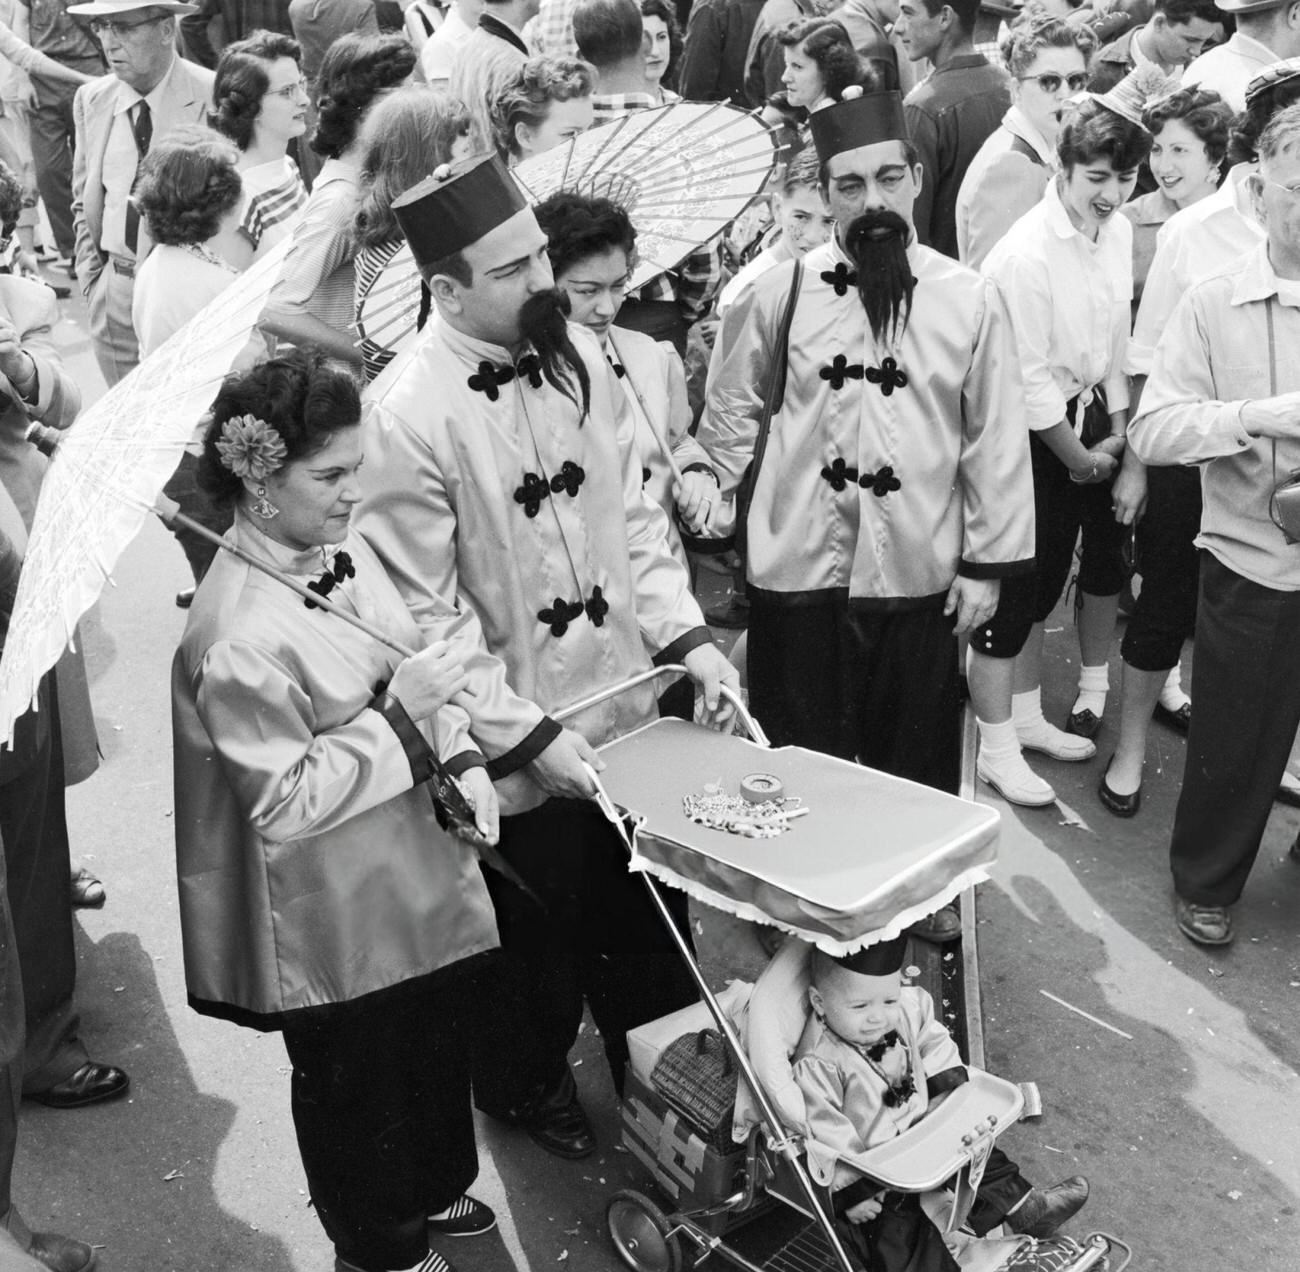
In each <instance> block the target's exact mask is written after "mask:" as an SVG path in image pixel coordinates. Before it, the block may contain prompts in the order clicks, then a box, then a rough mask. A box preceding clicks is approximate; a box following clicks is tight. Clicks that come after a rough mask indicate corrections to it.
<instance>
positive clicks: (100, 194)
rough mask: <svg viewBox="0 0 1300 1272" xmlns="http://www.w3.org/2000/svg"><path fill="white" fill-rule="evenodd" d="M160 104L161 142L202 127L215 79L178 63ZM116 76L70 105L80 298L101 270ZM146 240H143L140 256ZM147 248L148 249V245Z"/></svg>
mask: <svg viewBox="0 0 1300 1272" xmlns="http://www.w3.org/2000/svg"><path fill="white" fill-rule="evenodd" d="M168 76H169V77H170V78H169V81H168V84H167V89H166V91H165V93H164V95H163V100H162V104H161V105H160V107H159V109H158V110H156V111H155V112H154V119H153V136H154V139H155V140H158V139H159V138H161V137H163V136H164V135H165V134H166V133H168V132H170V131H171V130H172V129H173V128H176V127H178V126H179V125H181V124H201V123H203V122H204V121H205V118H206V116H207V110H208V105H209V103H210V101H211V97H212V80H213V78H214V77H213V74H212V72H211V71H209V70H206V69H205V68H204V67H202V66H196V65H195V64H194V63H193V62H187V61H186V60H185V59H184V58H181V57H178V58H177V59H176V61H175V62H173V63H172V68H171V70H170V71H168ZM117 85H118V79H117V76H116V75H103V76H101V77H100V78H99V79H97V80H95V81H93V82H92V83H90V84H83V85H82V86H81V88H79V89H77V95H76V97H75V98H73V102H72V115H73V120H74V122H75V124H76V153H75V155H74V158H73V165H72V216H73V220H74V222H75V224H76V230H77V280H78V281H79V282H80V283H81V290H82V292H83V293H89V291H90V288H91V286H92V285H93V284H94V282H95V280H96V279H97V278H98V277H99V275H100V273H101V271H102V270H103V268H104V256H103V253H102V252H101V251H100V247H99V240H100V236H101V235H102V233H103V230H104V151H105V150H106V149H107V148H108V136H109V132H110V131H111V129H112V127H113V119H114V115H113V106H114V104H115V103H116V101H117ZM146 243H147V239H146V238H145V237H144V236H143V233H142V236H141V242H140V246H141V250H140V256H141V257H143V256H145V255H146V253H147V250H148V248H147V247H146ZM150 246H151V245H150Z"/></svg>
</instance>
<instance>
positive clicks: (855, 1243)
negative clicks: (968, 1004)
mask: <svg viewBox="0 0 1300 1272" xmlns="http://www.w3.org/2000/svg"><path fill="white" fill-rule="evenodd" d="M906 945H907V938H906V937H902V936H900V937H898V938H896V939H894V940H887V941H881V942H879V943H877V944H875V945H869V946H867V947H866V948H865V949H862V950H859V951H858V952H857V953H855V954H850V955H849V956H848V957H846V958H831V957H830V956H829V955H827V954H823V953H822V952H821V951H820V950H816V949H814V950H813V951H812V954H811V959H812V965H811V968H810V980H811V984H810V985H809V988H808V1001H809V1006H810V1007H811V1008H812V1011H811V1014H810V1015H809V1017H808V1023H807V1024H806V1025H805V1027H804V1031H803V1035H802V1037H801V1038H800V1039H799V1045H798V1046H797V1047H796V1048H795V1052H794V1079H795V1082H796V1084H797V1085H798V1087H799V1090H800V1091H801V1092H802V1094H803V1097H804V1104H805V1110H806V1113H805V1117H806V1131H807V1138H806V1140H805V1143H806V1145H807V1150H808V1167H809V1170H810V1171H811V1172H812V1175H813V1178H814V1179H816V1180H817V1181H818V1182H819V1183H821V1184H825V1185H827V1186H829V1187H830V1189H831V1204H832V1209H833V1211H834V1213H835V1215H836V1217H837V1218H838V1219H839V1220H840V1231H841V1234H842V1235H843V1237H844V1239H845V1241H846V1243H847V1244H848V1245H849V1247H850V1248H851V1249H854V1250H856V1252H857V1253H858V1254H860V1255H861V1256H862V1257H863V1259H864V1261H865V1266H867V1267H869V1268H870V1269H871V1270H872V1272H957V1264H956V1263H955V1262H954V1260H953V1257H952V1255H951V1254H950V1253H949V1252H948V1249H947V1247H946V1246H945V1244H944V1241H943V1238H942V1237H941V1236H940V1234H939V1230H938V1229H937V1228H936V1227H935V1226H934V1224H933V1223H932V1222H931V1221H930V1219H929V1218H928V1217H927V1215H926V1214H925V1213H924V1211H923V1210H922V1208H921V1200H920V1198H919V1197H918V1196H917V1195H916V1194H915V1193H893V1192H889V1191H887V1190H886V1189H885V1188H884V1187H883V1186H882V1185H881V1184H880V1183H878V1182H877V1181H875V1180H873V1179H871V1178H869V1177H868V1176H865V1175H863V1174H862V1172H861V1171H858V1170H855V1169H854V1168H852V1167H851V1166H847V1165H845V1163H844V1160H843V1159H845V1158H852V1157H856V1156H859V1155H861V1154H862V1153H864V1152H866V1151H867V1150H868V1149H871V1148H877V1147H879V1146H880V1145H881V1144H887V1143H888V1142H889V1141H890V1140H891V1139H893V1138H895V1137H896V1136H898V1135H901V1134H902V1133H903V1132H904V1131H906V1130H907V1129H909V1128H910V1127H912V1126H914V1125H915V1124H916V1123H917V1122H919V1121H920V1120H921V1119H922V1118H924V1117H925V1116H926V1114H927V1113H929V1112H930V1111H932V1110H933V1108H934V1107H935V1106H936V1105H937V1104H938V1103H939V1102H940V1101H941V1100H943V1099H945V1098H946V1097H947V1096H948V1095H949V1094H950V1093H951V1092H952V1091H954V1090H955V1089H956V1088H957V1087H959V1086H961V1085H963V1084H964V1083H965V1082H966V1081H967V1080H968V1079H967V1073H966V1067H965V1065H964V1064H962V1059H961V1054H960V1053H959V1052H958V1050H957V1044H956V1043H955V1042H954V1041H953V1039H952V1035H951V1034H950V1033H949V1032H948V1030H947V1028H946V1027H945V1026H944V1023H943V1021H942V1020H940V1019H939V1018H938V1017H937V1016H936V1015H935V1010H934V1000H933V999H932V998H931V997H930V995H929V993H928V992H927V991H926V990H924V989H921V988H920V987H919V986H915V985H904V984H903V981H902V970H903V958H904V954H905V952H906ZM1087 1199H1088V1181H1087V1180H1086V1179H1084V1178H1083V1176H1082V1175H1074V1176H1071V1177H1070V1178H1069V1179H1065V1180H1062V1181H1061V1182H1060V1183H1059V1184H1056V1185H1055V1186H1053V1187H1051V1188H1034V1187H1032V1186H1031V1185H1030V1183H1029V1181H1028V1180H1027V1179H1025V1178H1024V1177H1023V1176H1022V1175H1021V1174H1020V1170H1019V1168H1018V1167H1017V1166H1016V1164H1015V1162H1013V1161H1012V1160H1011V1159H1010V1158H1009V1157H1007V1155H1006V1154H1005V1153H1003V1152H1002V1151H1001V1150H1000V1149H998V1148H994V1149H992V1150H991V1151H990V1153H989V1156H988V1162H987V1164H986V1168H985V1171H984V1176H983V1179H982V1180H981V1182H980V1186H979V1190H978V1192H977V1193H976V1197H975V1202H974V1204H973V1205H972V1207H971V1211H970V1217H969V1220H968V1223H969V1226H970V1228H971V1229H972V1231H974V1232H975V1233H976V1234H977V1235H978V1236H983V1235H985V1234H986V1233H988V1232H990V1231H991V1230H992V1229H993V1228H995V1227H997V1226H998V1225H1000V1224H1005V1225H1006V1227H1007V1228H1008V1229H1009V1230H1010V1231H1011V1232H1015V1233H1024V1234H1026V1235H1028V1236H1032V1237H1049V1236H1051V1235H1052V1234H1053V1233H1054V1232H1055V1231H1056V1230H1057V1228H1059V1227H1060V1226H1061V1225H1062V1224H1063V1223H1065V1221H1066V1220H1067V1219H1069V1218H1071V1216H1073V1215H1075V1214H1076V1213H1078V1211H1079V1210H1080V1209H1081V1208H1082V1207H1083V1204H1084V1203H1085V1202H1086V1201H1087Z"/></svg>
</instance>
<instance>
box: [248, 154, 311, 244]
mask: <svg viewBox="0 0 1300 1272" xmlns="http://www.w3.org/2000/svg"><path fill="white" fill-rule="evenodd" d="M239 175H240V177H241V179H242V180H243V183H244V209H243V213H242V215H241V217H240V222H239V228H240V229H241V230H243V232H244V233H245V234H246V235H247V236H248V239H249V241H250V242H251V243H252V244H253V250H254V252H255V253H257V254H260V253H262V252H264V251H266V250H267V249H268V248H270V247H273V246H274V245H275V244H276V243H278V242H279V241H280V240H281V239H282V238H284V237H285V235H286V234H288V232H289V223H290V221H291V220H292V219H293V216H294V213H296V212H297V211H298V209H299V208H300V207H302V205H303V204H304V203H306V202H307V187H306V186H305V185H303V181H302V177H301V176H300V175H299V173H298V165H297V164H296V163H294V161H293V160H292V159H290V158H289V156H288V155H285V156H284V158H283V159H277V160H276V161H275V162H273V163H261V164H258V165H257V167H255V168H246V169H245V170H244V171H243V172H241V173H240V174H239Z"/></svg>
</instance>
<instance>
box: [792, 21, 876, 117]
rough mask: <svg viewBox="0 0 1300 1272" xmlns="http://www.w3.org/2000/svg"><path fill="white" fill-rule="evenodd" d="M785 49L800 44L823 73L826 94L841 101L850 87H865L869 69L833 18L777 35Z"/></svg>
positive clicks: (796, 25) (795, 25) (795, 24)
mask: <svg viewBox="0 0 1300 1272" xmlns="http://www.w3.org/2000/svg"><path fill="white" fill-rule="evenodd" d="M776 38H777V41H778V43H780V45H781V46H782V47H783V48H787V49H793V48H797V47H798V46H799V45H800V44H802V45H803V47H804V52H805V53H807V54H808V56H809V57H810V58H812V60H813V61H814V62H816V64H817V69H818V70H819V71H820V72H821V77H822V91H823V92H824V93H825V94H826V96H827V97H831V98H834V99H835V100H836V101H839V99H840V94H841V93H843V92H844V90H845V89H846V88H848V87H849V85H850V84H861V83H863V78H862V77H863V73H864V70H865V68H864V67H863V65H862V59H861V58H860V57H858V51H857V49H855V48H854V47H853V41H852V40H851V39H850V38H849V33H848V32H847V31H846V30H845V29H844V27H843V26H842V25H841V24H840V23H839V22H836V21H835V20H834V19H833V18H809V19H807V20H806V21H797V22H791V23H789V24H788V25H787V26H785V27H783V28H782V29H781V30H780V31H778V32H777V33H776Z"/></svg>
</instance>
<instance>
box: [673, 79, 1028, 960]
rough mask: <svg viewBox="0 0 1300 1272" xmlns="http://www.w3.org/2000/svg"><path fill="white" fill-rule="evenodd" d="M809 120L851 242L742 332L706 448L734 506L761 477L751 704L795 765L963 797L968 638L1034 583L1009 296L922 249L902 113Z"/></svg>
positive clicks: (750, 541) (704, 437) (733, 341)
mask: <svg viewBox="0 0 1300 1272" xmlns="http://www.w3.org/2000/svg"><path fill="white" fill-rule="evenodd" d="M809 122H810V125H811V128H812V135H813V141H814V143H815V145H816V147H817V154H818V157H819V158H820V160H821V164H822V188H823V191H824V193H825V195H826V199H827V202H828V204H829V207H830V211H831V213H832V214H833V215H834V216H835V218H836V222H837V228H836V231H835V234H834V236H833V238H832V240H831V241H830V242H829V243H827V244H826V245H825V246H823V247H820V248H816V249H814V250H813V251H811V252H809V253H808V255H807V256H806V257H805V258H804V261H803V268H802V269H801V270H796V266H795V263H793V262H791V263H788V264H785V265H782V266H778V267H777V268H776V269H773V270H770V271H769V272H768V273H767V274H766V275H764V276H763V278H761V279H760V280H759V281H758V282H757V283H755V285H754V286H753V287H752V288H751V289H750V291H749V292H748V293H747V294H746V296H745V297H743V298H742V300H741V301H740V302H738V303H737V304H736V305H735V306H734V307H733V308H732V309H731V310H730V311H729V312H728V313H727V315H726V318H725V319H724V322H723V327H722V331H721V333H720V335H719V338H718V349H717V351H716V352H715V360H714V365H713V367H712V369H711V373H710V378H709V389H708V398H707V406H706V409H705V415H704V419H703V422H702V424H701V426H700V430H699V438H698V440H699V441H700V442H701V443H703V445H704V448H705V450H706V451H707V452H708V454H709V458H710V460H711V461H712V462H713V464H714V467H715V468H716V469H717V471H718V472H719V474H720V476H721V480H722V492H723V494H724V495H727V494H734V493H735V492H736V491H737V489H738V488H739V487H740V486H741V483H742V478H744V477H745V475H746V473H747V471H748V473H749V479H748V481H747V482H746V485H747V487H748V489H749V491H750V492H751V501H750V504H749V508H748V516H747V518H745V530H746V532H747V533H746V538H747V556H746V561H747V568H748V579H747V585H748V593H749V599H750V606H751V611H750V613H751V618H750V626H749V688H750V701H751V705H752V707H753V710H754V714H755V715H756V716H757V718H758V719H759V720H760V721H762V723H763V725H764V727H765V728H766V729H767V731H768V733H769V735H770V736H771V738H772V740H773V742H774V743H777V744H778V745H779V744H782V743H795V744H798V745H801V746H808V747H813V748H815V749H817V750H822V751H827V752H829V753H830V754H832V755H838V756H841V757H843V758H846V759H857V760H860V761H861V762H862V763H864V764H869V765H871V766H872V767H873V768H878V769H883V770H884V771H886V772H889V773H893V774H896V775H897V776H900V777H906V778H911V779H913V780H914V781H919V782H924V783H926V784H927V785H930V786H934V787H938V788H939V789H942V790H948V791H955V790H956V789H957V784H958V773H959V767H960V764H959V755H960V751H959V725H958V722H959V704H958V690H957V657H956V637H957V635H959V634H961V633H963V632H967V631H970V630H971V629H972V628H974V627H976V626H978V625H979V624H980V623H982V622H985V621H987V619H988V617H989V616H990V615H991V614H992V613H993V610H994V609H995V607H996V606H997V600H998V591H999V586H1000V583H999V580H1001V579H1002V578H1004V577H1006V576H1008V575H1011V574H1015V573H1017V572H1022V571H1027V570H1029V569H1031V568H1032V567H1033V557H1034V521H1033V491H1032V489H1031V486H1030V481H1029V462H1028V460H1029V456H1028V443H1027V438H1026V433H1025V427H1024V404H1023V391H1022V388H1021V383H1020V373H1019V366H1018V362H1017V358H1016V350H1015V345H1014V344H1013V343H1012V341H1011V338H1010V337H1011V330H1010V324H1009V320H1008V318H1007V314H1006V310H1005V308H1004V306H1003V303H1002V300H1001V297H1000V295H999V294H998V291H997V289H996V286H995V285H994V284H992V283H990V282H989V281H987V280H985V279H983V278H981V277H980V276H979V275H978V274H976V273H974V272H973V271H971V270H969V269H966V268H965V267H963V266H961V265H959V264H957V263H956V262H955V261H952V260H949V259H948V258H947V257H945V256H942V255H940V254H939V253H937V252H935V251H932V250H931V249H929V248H927V247H923V246H921V245H920V244H918V242H917V240H916V234H915V231H914V230H913V227H912V221H911V208H912V201H913V199H914V198H915V196H916V193H917V191H918V190H919V188H920V183H921V168H920V167H919V165H918V164H917V158H916V152H915V151H914V150H913V148H912V146H911V144H910V143H909V141H908V139H907V132H906V128H905V126H904V122H903V111H902V103H901V100H900V98H899V95H898V94H897V93H870V94H867V95H865V96H860V97H857V98H854V99H852V100H848V101H844V102H840V103H837V104H836V105H834V106H828V107H826V109H824V110H819V111H817V112H815V113H814V114H813V115H812V117H811V119H810V121H809ZM796 280H797V281H796ZM795 288H797V292H796V291H795V290H794V289H795ZM792 293H793V295H794V299H793V300H792V299H791V296H792ZM791 305H793V308H790V306H791ZM787 320H788V324H789V325H788V334H787V333H786V332H785V331H784V326H785V323H786V321H787ZM783 372H784V393H783V394H781V393H780V392H779V386H780V384H781V376H782V373H783ZM774 376H775V377H776V379H775V382H774V379H773V377H774ZM774 383H775V384H776V385H777V386H778V391H777V392H775V393H774V394H773V401H772V404H773V406H774V409H773V411H772V413H771V421H770V427H768V428H767V429H766V433H765V436H763V437H762V438H760V434H761V433H762V432H763V429H762V421H763V419H764V415H765V410H764V403H765V397H766V396H767V395H768V392H769V389H770V388H771V387H772V386H773V384H774ZM778 399H779V400H778ZM952 928H953V920H945V921H943V922H941V923H940V924H939V925H938V928H937V929H935V930H933V934H934V935H936V936H941V937H942V936H950V935H953V934H954V933H953V931H952Z"/></svg>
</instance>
